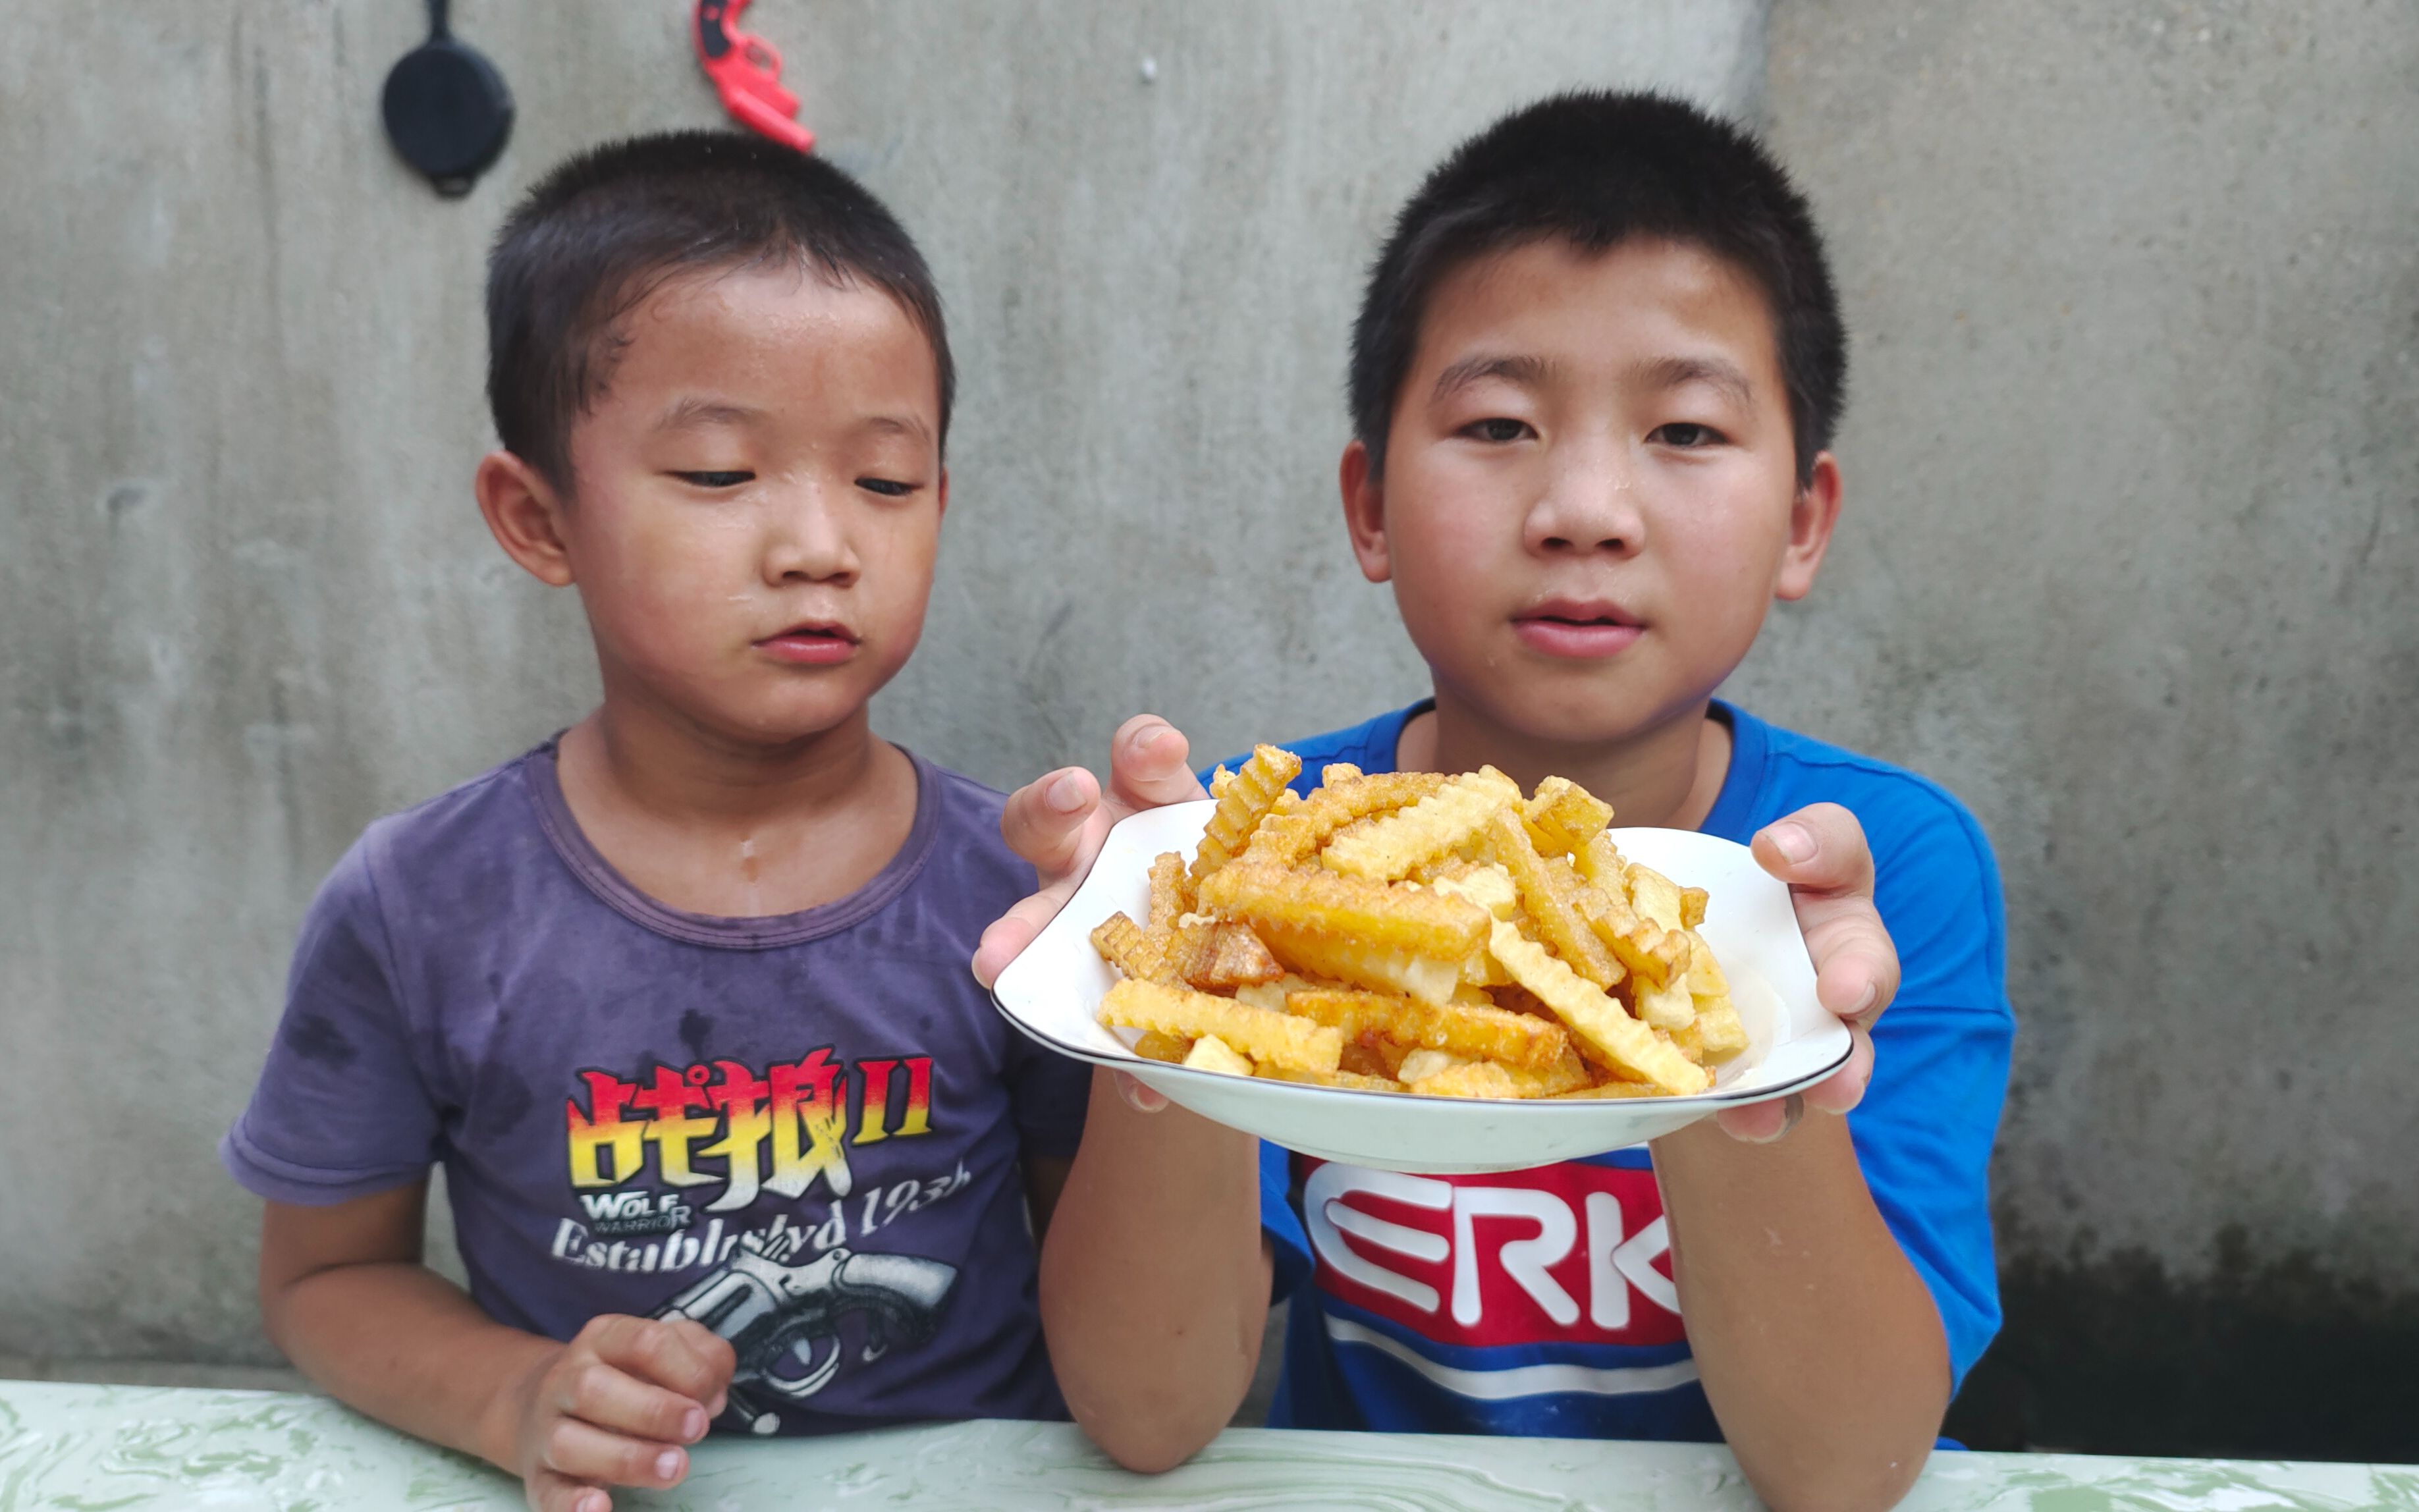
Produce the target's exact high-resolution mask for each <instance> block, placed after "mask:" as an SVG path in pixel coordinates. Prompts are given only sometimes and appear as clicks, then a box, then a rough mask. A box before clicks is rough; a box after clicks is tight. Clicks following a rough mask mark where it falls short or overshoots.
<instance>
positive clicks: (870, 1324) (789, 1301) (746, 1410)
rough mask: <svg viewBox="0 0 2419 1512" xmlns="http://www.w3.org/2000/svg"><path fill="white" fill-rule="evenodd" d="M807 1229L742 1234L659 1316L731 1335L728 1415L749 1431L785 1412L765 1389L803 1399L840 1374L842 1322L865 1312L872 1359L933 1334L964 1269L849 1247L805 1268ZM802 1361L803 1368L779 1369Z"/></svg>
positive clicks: (765, 1427)
mask: <svg viewBox="0 0 2419 1512" xmlns="http://www.w3.org/2000/svg"><path fill="white" fill-rule="evenodd" d="M805 1243H806V1236H805V1235H804V1234H803V1233H801V1232H800V1231H798V1230H796V1229H789V1230H785V1231H783V1232H780V1233H778V1234H776V1235H774V1236H773V1237H772V1238H771V1239H769V1240H768V1239H765V1238H763V1237H761V1236H759V1235H756V1234H752V1233H750V1234H744V1235H742V1236H741V1237H740V1241H739V1248H738V1250H737V1251H736V1252H735V1253H733V1254H732V1257H731V1259H730V1262H729V1263H728V1264H726V1265H724V1266H723V1267H722V1268H721V1269H720V1270H718V1271H716V1272H715V1273H713V1274H711V1275H709V1276H707V1277H706V1278H705V1279H703V1280H702V1281H700V1282H698V1283H697V1284H696V1285H695V1286H693V1287H690V1288H688V1289H687V1290H686V1291H684V1292H682V1293H681V1294H680V1295H678V1296H676V1297H674V1298H672V1299H671V1301H670V1302H668V1303H666V1304H664V1305H663V1306H661V1307H660V1308H657V1309H656V1311H655V1317H656V1318H658V1319H673V1318H686V1319H693V1320H694V1321H697V1322H700V1323H702V1324H704V1325H705V1326H706V1327H707V1328H710V1329H712V1330H713V1331H714V1332H715V1333H716V1334H718V1335H722V1337H724V1338H726V1339H728V1340H730V1341H731V1347H732V1350H733V1351H734V1352H736V1353H737V1355H738V1356H739V1364H738V1367H737V1369H735V1370H734V1371H732V1377H731V1390H730V1395H729V1401H730V1406H729V1408H728V1412H731V1413H733V1414H736V1415H737V1416H738V1418H739V1419H740V1421H741V1422H743V1423H745V1424H746V1425H747V1429H748V1431H749V1432H751V1433H771V1432H774V1431H776V1430H777V1429H778V1428H779V1427H780V1426H781V1420H780V1416H779V1414H778V1412H776V1411H774V1409H773V1408H772V1407H771V1406H770V1405H769V1404H768V1403H766V1402H765V1401H764V1400H763V1396H760V1395H759V1394H760V1393H762V1394H769V1395H770V1396H777V1397H779V1398H781V1399H782V1400H784V1401H790V1402H803V1401H805V1400H806V1399H807V1398H808V1397H809V1396H813V1395H815V1393H817V1392H819V1391H821V1390H823V1389H824V1387H825V1386H828V1385H830V1384H831V1382H832V1379H833V1377H835V1376H837V1375H838V1374H839V1373H840V1356H841V1355H842V1354H843V1353H844V1352H846V1351H845V1350H843V1349H842V1348H841V1346H840V1319H842V1318H845V1317H847V1316H848V1315H849V1314H851V1313H861V1314H864V1315H865V1320H866V1330H867V1340H866V1343H865V1346H864V1349H863V1350H862V1358H863V1360H864V1362H865V1363H867V1364H871V1363H872V1362H873V1361H875V1360H878V1359H880V1358H882V1356H883V1355H885V1354H886V1353H888V1352H889V1351H890V1350H891V1349H893V1348H894V1347H897V1346H908V1347H913V1346H915V1345H917V1344H920V1343H922V1342H923V1341H924V1340H926V1339H928V1338H930V1337H932V1331H933V1329H934V1328H935V1327H936V1326H938V1324H939V1322H940V1316H941V1308H942V1306H943V1304H946V1303H947V1302H948V1298H949V1292H950V1289H951V1288H953V1287H955V1286H956V1285H957V1281H958V1268H957V1267H956V1266H954V1265H945V1264H943V1263H941V1262H940V1261H939V1260H928V1259H924V1258H922V1257H918V1256H914V1255H859V1254H856V1253H855V1252H854V1251H852V1250H849V1249H847V1248H845V1247H842V1248H839V1249H834V1250H831V1251H829V1252H827V1253H825V1254H823V1255H820V1256H818V1257H815V1258H814V1259H812V1260H810V1261H809V1262H808V1263H806V1264H804V1265H792V1264H790V1263H788V1262H789V1260H790V1258H791V1257H793V1256H794V1255H796V1254H797V1252H798V1250H799V1249H800V1248H802V1247H803V1246H804V1245H805ZM792 1360H794V1361H795V1362H796V1364H797V1366H798V1369H799V1370H800V1371H801V1372H802V1373H800V1374H795V1375H783V1374H779V1373H778V1368H777V1367H778V1366H779V1365H782V1364H783V1363H784V1362H785V1361H792Z"/></svg>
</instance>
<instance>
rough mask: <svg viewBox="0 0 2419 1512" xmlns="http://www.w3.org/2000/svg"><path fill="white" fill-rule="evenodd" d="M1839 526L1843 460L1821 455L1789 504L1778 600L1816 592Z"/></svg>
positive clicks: (1776, 582) (1775, 590) (1776, 584)
mask: <svg viewBox="0 0 2419 1512" xmlns="http://www.w3.org/2000/svg"><path fill="white" fill-rule="evenodd" d="M1839 523H1840V459H1839V458H1838V457H1835V456H1833V455H1831V454H1830V453H1828V452H1819V453H1817V454H1815V456H1814V467H1813V471H1812V472H1811V474H1810V476H1809V477H1808V478H1807V480H1806V482H1805V483H1804V484H1803V485H1802V486H1799V488H1798V490H1797V497H1796V498H1795V500H1793V501H1791V502H1790V505H1789V544H1788V546H1786V547H1784V548H1782V549H1781V553H1780V575H1779V577H1778V578H1776V579H1775V580H1774V582H1773V585H1772V593H1773V596H1774V597H1776V598H1791V599H1795V598H1804V597H1805V596H1806V595H1807V594H1810V593H1812V592H1813V591H1814V575H1815V574H1816V573H1817V572H1819V571H1821V570H1822V567H1823V553H1824V552H1826V551H1827V550H1829V549H1830V548H1831V532H1832V530H1833V529H1834V528H1835V527H1836V526H1838V524H1839Z"/></svg>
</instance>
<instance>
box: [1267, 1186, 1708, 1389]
mask: <svg viewBox="0 0 2419 1512" xmlns="http://www.w3.org/2000/svg"><path fill="white" fill-rule="evenodd" d="M1302 1168H1303V1169H1304V1170H1305V1171H1307V1173H1308V1174H1307V1178H1306V1180H1304V1181H1303V1185H1302V1213H1303V1216H1304V1218H1305V1219H1306V1220H1307V1221H1308V1227H1309V1229H1310V1242H1311V1247H1312V1248H1313V1249H1314V1250H1315V1251H1316V1252H1317V1257H1318V1270H1319V1280H1320V1284H1321V1286H1322V1288H1324V1289H1326V1290H1327V1291H1329V1292H1330V1293H1332V1294H1333V1295H1335V1296H1336V1297H1338V1298H1340V1299H1342V1300H1344V1301H1347V1302H1350V1303H1353V1304H1357V1305H1359V1306H1363V1307H1365V1308H1367V1309H1368V1310H1369V1311H1371V1312H1374V1313H1377V1314H1378V1315H1379V1316H1380V1317H1384V1318H1390V1319H1395V1320H1397V1321H1400V1322H1402V1323H1405V1324H1407V1325H1410V1327H1412V1328H1413V1329H1415V1330H1416V1331H1417V1332H1418V1333H1419V1334H1421V1335H1424V1336H1425V1337H1428V1338H1433V1339H1436V1340H1438V1341H1440V1342H1446V1343H1458V1344H1473V1345H1489V1344H1527V1343H1543V1342H1548V1341H1581V1342H1590V1343H1602V1344H1668V1343H1672V1342H1676V1341H1677V1340H1679V1339H1682V1338H1684V1337H1686V1336H1687V1335H1686V1330H1685V1329H1684V1328H1683V1327H1682V1326H1681V1322H1680V1297H1679V1292H1678V1289H1677V1288H1675V1287H1673V1285H1672V1277H1671V1274H1670V1271H1669V1264H1670V1260H1669V1257H1670V1254H1671V1249H1672V1242H1671V1230H1670V1228H1669V1227H1668V1226H1667V1224H1666V1221H1665V1219H1664V1216H1663V1200H1662V1193H1661V1192H1660V1190H1659V1189H1658V1188H1657V1187H1656V1184H1655V1173H1654V1172H1653V1171H1651V1170H1638V1169H1631V1168H1626V1167H1620V1166H1604V1165H1554V1166H1548V1167H1545V1168H1544V1169H1541V1170H1534V1171H1507V1172H1502V1173H1500V1174H1496V1175H1491V1176H1453V1177H1432V1176H1404V1175H1400V1174H1397V1173H1395V1172H1392V1171H1373V1170H1366V1169H1364V1168H1362V1167H1360V1166H1357V1165H1334V1164H1331V1163H1324V1162H1313V1161H1309V1160H1307V1159H1306V1158H1305V1159H1304V1160H1303V1162H1302Z"/></svg>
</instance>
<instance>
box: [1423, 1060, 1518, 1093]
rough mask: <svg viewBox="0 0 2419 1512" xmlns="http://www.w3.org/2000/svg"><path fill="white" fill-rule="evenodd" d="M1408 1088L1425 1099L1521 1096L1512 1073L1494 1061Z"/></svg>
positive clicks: (1462, 1067)
mask: <svg viewBox="0 0 2419 1512" xmlns="http://www.w3.org/2000/svg"><path fill="white" fill-rule="evenodd" d="M1403 1085H1404V1087H1405V1088H1408V1089H1410V1091H1413V1092H1416V1093H1418V1094H1420V1095H1421V1096H1423V1097H1503V1098H1515V1097H1518V1096H1519V1095H1520V1088H1519V1085H1518V1083H1516V1082H1515V1081H1513V1080H1512V1073H1511V1072H1508V1071H1505V1070H1504V1069H1503V1068H1502V1067H1501V1066H1499V1065H1497V1064H1496V1063H1495V1062H1493V1061H1491V1060H1471V1061H1465V1062H1463V1063H1462V1064H1460V1065H1458V1066H1455V1067H1453V1068H1451V1069H1450V1070H1446V1071H1441V1072H1437V1073H1436V1074H1435V1075H1433V1076H1423V1077H1421V1078H1420V1079H1419V1080H1418V1081H1415V1082H1405V1083H1404V1084H1403Z"/></svg>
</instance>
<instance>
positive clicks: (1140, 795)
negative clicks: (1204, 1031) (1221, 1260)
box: [974, 714, 1209, 1113]
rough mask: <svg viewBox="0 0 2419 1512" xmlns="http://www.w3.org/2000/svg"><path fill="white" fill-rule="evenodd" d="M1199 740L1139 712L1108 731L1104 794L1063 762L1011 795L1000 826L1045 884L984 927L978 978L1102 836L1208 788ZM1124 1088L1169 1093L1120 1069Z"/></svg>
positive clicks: (1060, 901)
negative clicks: (1131, 817) (1198, 774)
mask: <svg viewBox="0 0 2419 1512" xmlns="http://www.w3.org/2000/svg"><path fill="white" fill-rule="evenodd" d="M1192 752H1193V747H1192V743H1191V742H1189V741H1187V740H1186V739H1185V738H1184V734H1183V733H1182V732H1181V731H1179V730H1178V729H1177V728H1176V727H1175V726H1174V725H1172V724H1169V723H1168V722H1167V721H1166V720H1164V719H1163V718H1161V717H1159V716H1157V715H1155V714H1137V715H1135V716H1134V717H1132V718H1131V719H1128V720H1127V721H1126V722H1125V723H1123V724H1121V725H1119V726H1118V727H1117V733H1116V734H1114V735H1112V736H1110V737H1109V791H1108V795H1107V797H1106V798H1105V800H1104V799H1103V798H1102V794H1101V787H1100V784H1099V783H1098V782H1097V781H1095V780H1093V778H1092V774H1091V773H1089V772H1087V771H1086V770H1085V769H1084V768H1082V767H1080V766H1062V767H1060V768H1059V769H1058V770H1056V771H1055V772H1052V773H1050V774H1049V775H1048V776H1046V777H1043V778H1040V779H1038V780H1036V781H1032V782H1027V783H1026V784H1025V786H1023V787H1021V788H1018V789H1017V790H1016V791H1015V792H1014V793H1011V794H1009V796H1008V807H1007V808H1006V809H1005V810H1001V813H1000V816H999V832H1000V834H1001V835H1002V836H1003V837H1004V838H1005V839H1006V840H1007V841H1008V847H1009V849H1010V850H1012V851H1014V852H1015V853H1016V854H1017V855H1019V856H1024V857H1025V859H1026V860H1028V861H1030V862H1032V863H1033V869H1034V870H1035V871H1036V872H1040V874H1041V890H1040V891H1039V892H1037V893H1035V894H1033V896H1031V897H1029V898H1026V899H1025V900H1024V901H1023V902H1021V903H1017V904H1016V906H1015V907H1013V908H1010V909H1009V911H1008V912H1007V913H1006V914H1004V915H1002V916H1001V917H1000V918H997V919H995V920H994V921H993V923H992V925H991V927H990V928H989V929H986V930H984V931H983V935H982V941H981V943H980V944H978V946H976V948H975V961H974V966H975V980H977V981H979V982H981V983H982V984H983V985H984V986H986V987H988V986H990V985H991V984H992V983H993V982H994V981H997V980H999V974H1000V973H1001V972H1002V971H1005V970H1007V969H1008V964H1009V962H1010V961H1013V960H1015V959H1016V958H1017V957H1018V956H1019V955H1020V954H1022V953H1024V950H1025V947H1026V946H1028V945H1031V944H1032V943H1033V937H1034V936H1035V935H1037V934H1039V933H1041V927H1042V926H1043V925H1045V924H1047V923H1049V922H1050V921H1051V920H1052V919H1053V918H1056V917H1058V910H1059V909H1061V908H1064V907H1066V906H1067V900H1068V899H1070V898H1071V897H1073V896H1074V895H1075V889H1076V888H1077V887H1080V886H1082V885H1083V881H1084V876H1085V873H1086V872H1090V871H1091V870H1092V858H1093V857H1094V856H1099V855H1100V854H1101V842H1102V841H1104V840H1106V839H1108V837H1109V831H1110V829H1111V828H1113V827H1115V825H1117V821H1118V820H1120V819H1123V818H1125V817H1126V816H1127V815H1128V814H1132V813H1138V812H1140V811H1141V810H1145V809H1158V808H1163V807H1165V806H1166V805H1168V804H1171V803H1184V802H1187V801H1189V800H1191V799H1194V798H1202V797H1207V796H1209V795H1208V794H1206V793H1204V792H1202V791H1201V782H1200V779H1197V778H1195V777H1194V775H1193V768H1192V767H1191V766H1190V765H1189V764H1187V762H1188V759H1189V758H1190V757H1191V755H1192ZM1109 1075H1110V1078H1111V1079H1112V1080H1113V1081H1114V1082H1115V1083H1116V1086H1117V1095H1118V1096H1120V1097H1122V1098H1124V1099H1125V1101H1126V1103H1128V1104H1129V1105H1130V1106H1132V1108H1133V1109H1134V1110H1135V1111H1136V1112H1140V1113H1156V1112H1158V1111H1159V1110H1160V1109H1162V1108H1163V1107H1165V1106H1167V1099H1166V1098H1164V1097H1162V1096H1161V1095H1160V1094H1159V1093H1157V1092H1154V1091H1152V1090H1151V1089H1150V1088H1148V1087H1145V1086H1144V1085H1143V1084H1142V1083H1140V1082H1138V1081H1136V1080H1134V1079H1133V1078H1132V1076H1129V1075H1127V1074H1126V1073H1125V1072H1121V1071H1113V1072H1109Z"/></svg>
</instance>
